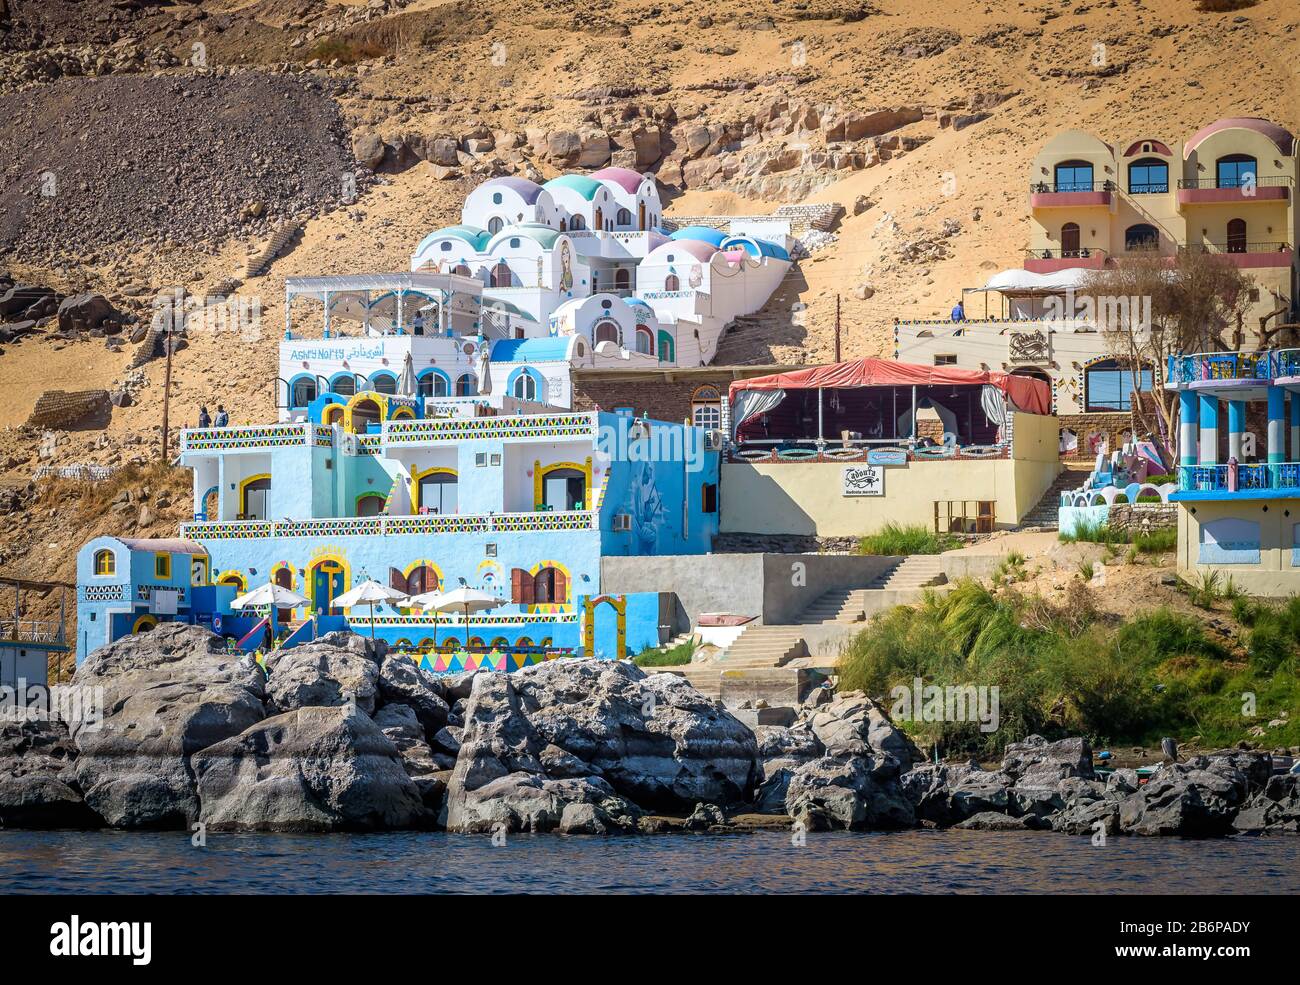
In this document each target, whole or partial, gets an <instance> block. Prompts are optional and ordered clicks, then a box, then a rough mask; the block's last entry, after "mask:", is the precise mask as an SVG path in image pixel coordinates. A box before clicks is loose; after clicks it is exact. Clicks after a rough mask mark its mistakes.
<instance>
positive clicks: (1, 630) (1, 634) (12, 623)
mask: <svg viewBox="0 0 1300 985" xmlns="http://www.w3.org/2000/svg"><path fill="white" fill-rule="evenodd" d="M63 639H64V638H63V626H62V625H61V624H60V623H58V622H57V621H54V620H44V619H13V618H9V619H0V640H14V641H16V642H20V643H62V642H63Z"/></svg>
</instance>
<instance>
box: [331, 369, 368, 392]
mask: <svg viewBox="0 0 1300 985" xmlns="http://www.w3.org/2000/svg"><path fill="white" fill-rule="evenodd" d="M357 375H358V374H356V373H349V372H341V373H335V374H334V375H333V376H331V377H330V393H337V392H338V391H336V390H335V389H334V384H335V383H337V382H338V381H339V380H352V381H353V385H354V386H355V387H356V388H357V389H358V390H364V389H365V384H364V383H358V382H357V380H356V378H357Z"/></svg>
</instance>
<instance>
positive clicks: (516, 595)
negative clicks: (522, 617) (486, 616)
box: [510, 568, 533, 602]
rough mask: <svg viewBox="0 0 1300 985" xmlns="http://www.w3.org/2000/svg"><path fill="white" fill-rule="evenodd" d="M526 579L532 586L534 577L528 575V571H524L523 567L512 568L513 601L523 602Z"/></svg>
mask: <svg viewBox="0 0 1300 985" xmlns="http://www.w3.org/2000/svg"><path fill="white" fill-rule="evenodd" d="M525 581H527V582H528V586H529V587H530V588H531V587H532V584H533V582H532V579H531V578H529V577H528V573H527V572H526V571H524V570H523V569H522V568H512V569H511V570H510V601H511V602H522V601H523V600H524V582H525Z"/></svg>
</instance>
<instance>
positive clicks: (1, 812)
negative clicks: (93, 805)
mask: <svg viewBox="0 0 1300 985" xmlns="http://www.w3.org/2000/svg"><path fill="white" fill-rule="evenodd" d="M76 752H77V750H76V747H75V746H74V745H73V743H72V740H71V739H70V738H69V737H68V730H67V728H66V727H64V726H63V725H62V724H60V723H58V722H47V721H13V722H5V723H3V724H0V828H95V827H99V826H100V825H101V824H102V823H103V822H102V821H101V820H100V819H99V816H98V815H96V814H95V812H94V811H92V810H91V809H90V808H89V807H87V806H86V802H85V800H84V799H83V798H82V796H81V794H80V793H79V792H78V791H77V790H76V789H75V788H74V786H73V785H72V784H71V783H69V782H68V781H69V779H70V773H69V770H68V766H69V763H70V761H71V760H72V758H73V757H74V756H75V755H76Z"/></svg>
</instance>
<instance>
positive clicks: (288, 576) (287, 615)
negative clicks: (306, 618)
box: [271, 565, 293, 626]
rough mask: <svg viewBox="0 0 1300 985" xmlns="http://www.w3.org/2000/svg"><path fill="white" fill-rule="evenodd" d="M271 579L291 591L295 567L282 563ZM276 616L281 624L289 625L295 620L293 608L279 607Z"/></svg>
mask: <svg viewBox="0 0 1300 985" xmlns="http://www.w3.org/2000/svg"><path fill="white" fill-rule="evenodd" d="M271 580H272V581H274V582H275V583H276V584H277V585H279V586H280V587H281V588H287V589H288V590H289V591H293V569H292V568H290V567H289V566H288V565H281V566H280V567H278V568H276V569H275V573H274V574H272V575H271ZM275 618H276V619H277V620H278V621H279V623H280V625H281V626H287V625H288V624H289V623H291V622H293V610H292V609H278V610H276V613H275Z"/></svg>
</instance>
